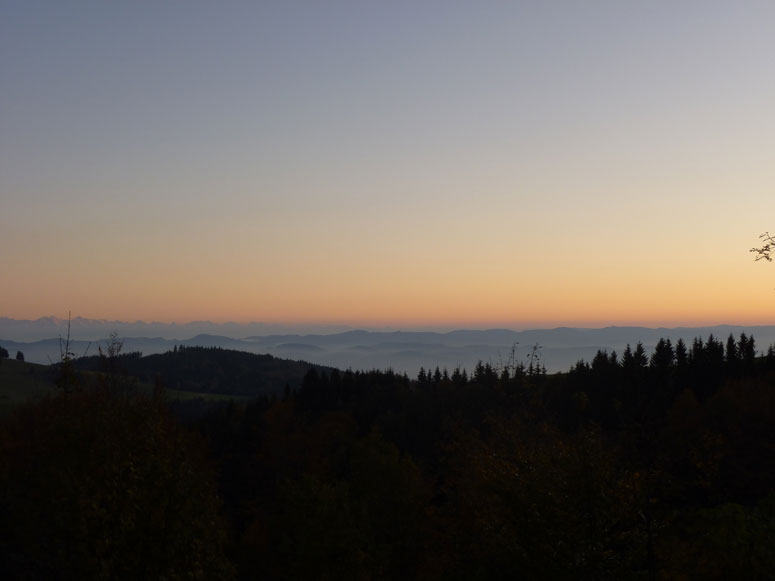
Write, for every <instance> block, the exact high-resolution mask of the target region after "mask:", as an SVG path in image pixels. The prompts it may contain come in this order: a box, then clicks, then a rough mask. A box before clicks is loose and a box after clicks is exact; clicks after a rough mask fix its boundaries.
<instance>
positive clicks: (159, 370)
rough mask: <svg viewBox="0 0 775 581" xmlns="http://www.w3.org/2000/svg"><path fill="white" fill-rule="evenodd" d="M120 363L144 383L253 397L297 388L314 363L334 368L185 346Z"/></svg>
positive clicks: (94, 366) (92, 360) (96, 359)
mask: <svg viewBox="0 0 775 581" xmlns="http://www.w3.org/2000/svg"><path fill="white" fill-rule="evenodd" d="M76 365H77V367H78V369H80V370H84V371H101V370H103V369H104V365H105V360H104V359H103V358H101V357H100V356H97V355H92V356H90V357H82V358H80V359H78V360H77V361H76ZM117 368H118V369H119V370H120V372H125V373H126V374H128V375H130V376H133V377H136V378H138V379H139V380H140V381H141V382H144V383H149V384H154V383H155V382H156V381H157V379H158V380H159V381H161V383H162V385H164V387H166V388H169V389H174V390H179V391H187V392H196V393H207V394H223V395H241V396H251V397H254V396H261V395H271V394H280V393H282V391H283V390H284V389H285V387H286V385H287V386H288V387H289V388H290V389H292V390H293V389H297V388H298V387H299V386H301V382H302V379H303V378H304V376H305V375H306V374H307V372H308V371H309V370H310V369H312V368H315V369H317V370H319V371H323V370H330V368H327V367H324V366H320V365H313V364H311V363H306V362H304V361H291V360H288V359H279V358H277V357H273V356H272V355H259V354H255V353H247V352H244V351H235V350H232V349H222V348H220V347H186V346H179V347H175V348H174V349H173V350H172V351H168V352H166V353H159V354H155V355H148V356H146V357H142V356H141V355H140V354H139V353H128V354H125V355H120V356H119V357H118V361H117Z"/></svg>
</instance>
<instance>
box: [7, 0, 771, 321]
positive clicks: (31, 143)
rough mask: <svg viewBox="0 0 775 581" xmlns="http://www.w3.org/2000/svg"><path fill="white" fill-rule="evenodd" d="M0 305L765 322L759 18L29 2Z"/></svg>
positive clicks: (51, 309)
mask: <svg viewBox="0 0 775 581" xmlns="http://www.w3.org/2000/svg"><path fill="white" fill-rule="evenodd" d="M2 6H3V10H2V14H3V16H2V18H1V19H0V248H1V249H2V257H3V259H2V271H1V272H2V284H1V285H0V309H1V312H0V315H5V316H10V317H16V318H36V317H39V316H42V315H49V314H55V315H58V316H66V313H67V312H68V311H72V312H73V314H74V315H75V314H77V315H81V316H84V317H94V318H112V319H131V320H134V319H143V320H160V321H186V320H192V319H205V318H206V319H212V320H220V321H223V320H235V321H250V320H263V321H283V322H299V321H310V322H311V321H315V322H329V323H343V324H358V325H361V324H362V325H366V324H385V325H393V326H406V327H408V326H418V325H430V324H433V325H439V324H449V325H450V326H454V325H459V326H511V327H525V326H541V325H549V326H551V325H586V326H598V325H599V326H603V325H609V324H647V325H679V324H717V323H737V324H768V323H769V324H772V323H775V292H773V286H775V267H773V266H771V265H768V264H763V263H753V262H752V256H751V255H750V254H749V253H748V249H749V248H750V247H751V246H753V245H755V244H756V243H757V241H758V240H757V236H758V235H759V234H760V233H762V232H764V231H765V230H767V229H770V230H773V229H775V164H773V159H775V107H773V103H775V74H773V64H772V58H773V55H775V34H773V32H772V23H773V22H775V4H774V3H772V2H769V1H763V2H746V1H741V2H718V1H702V2H700V1H697V2H689V1H686V2H684V1H674V0H673V1H670V2H659V1H656V2H621V1H610V2H600V1H590V2H571V1H568V2H537V1H523V2H508V3H507V2H477V3H473V2H468V3H462V2H417V1H412V2H399V1H395V2H364V1H358V2H356V1H352V2H338V1H332V2H316V1H315V2H313V1H309V2H293V1H283V2H279V1H278V2H271V1H265V2H183V1H170V2H101V1H96V0H95V1H93V2H78V1H73V2H59V1H51V2H37V1H34V0H24V1H18V2H16V1H4V2H3V3H2Z"/></svg>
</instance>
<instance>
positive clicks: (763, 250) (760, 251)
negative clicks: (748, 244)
mask: <svg viewBox="0 0 775 581" xmlns="http://www.w3.org/2000/svg"><path fill="white" fill-rule="evenodd" d="M759 239H760V240H763V241H764V245H763V246H761V247H759V248H751V250H750V252H753V253H755V254H756V258H754V260H757V261H758V260H766V261H767V262H772V258H773V254H775V236H772V235H771V234H770V233H769V232H765V233H764V234H762V235H760V236H759Z"/></svg>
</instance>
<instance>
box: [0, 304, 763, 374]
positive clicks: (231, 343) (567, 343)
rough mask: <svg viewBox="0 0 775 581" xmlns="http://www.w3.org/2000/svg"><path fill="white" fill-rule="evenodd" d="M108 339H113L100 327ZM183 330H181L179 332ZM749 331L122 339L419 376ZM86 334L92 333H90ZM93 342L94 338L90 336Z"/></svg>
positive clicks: (132, 345) (47, 356)
mask: <svg viewBox="0 0 775 581" xmlns="http://www.w3.org/2000/svg"><path fill="white" fill-rule="evenodd" d="M7 321H8V320H7V319H5V320H4V319H2V318H0V346H3V347H5V348H6V349H8V350H9V351H10V352H11V353H15V352H16V351H17V350H20V351H22V352H23V353H24V355H25V358H26V360H27V361H32V362H36V363H44V364H45V363H54V362H56V361H58V360H59V354H60V342H59V339H45V340H41V341H35V342H20V341H19V336H17V335H13V330H14V327H13V326H8V325H7ZM103 330H104V331H105V334H104V335H101V336H99V337H100V338H101V339H104V338H106V337H107V336H108V329H107V327H106V328H105V329H103ZM178 330H179V331H180V330H181V328H179V329H178ZM740 333H745V334H746V335H748V336H753V337H754V338H755V339H756V346H757V349H758V350H759V352H760V353H761V352H764V351H766V350H767V347H769V346H770V344H772V343H773V342H775V326H732V325H717V326H713V327H681V328H658V329H651V328H647V327H606V328H603V329H584V328H568V327H560V328H556V329H535V330H528V331H511V330H508V329H490V330H460V331H451V332H447V333H436V332H427V331H391V332H387V331H348V332H345V333H334V334H307V335H299V334H282V335H252V336H247V337H243V338H242V339H236V338H233V337H234V335H232V336H224V335H222V334H221V335H216V334H198V335H195V336H193V337H191V338H190V339H183V340H181V339H165V338H162V337H161V336H150V337H149V336H147V335H146V336H133V335H131V334H129V333H127V334H121V333H119V335H118V336H119V337H120V338H121V339H122V340H123V342H124V350H125V351H140V352H142V353H143V354H145V355H151V354H154V353H164V352H166V351H170V350H172V349H174V348H175V346H180V345H184V346H187V347H189V346H190V347H194V346H201V347H221V348H223V349H234V350H238V351H247V352H250V353H262V354H270V355H274V356H275V357H279V358H282V359H290V360H304V361H310V362H311V363H314V364H317V365H327V366H331V367H336V368H338V369H348V368H351V369H360V370H372V369H379V370H385V369H388V368H391V369H393V370H394V371H397V372H400V373H403V372H407V373H408V374H409V376H411V377H415V376H416V375H417V373H418V371H419V370H420V367H425V368H426V369H428V368H429V367H430V368H435V367H436V366H439V367H440V368H444V367H446V368H447V369H449V370H450V371H451V370H453V369H455V368H456V367H458V366H459V367H462V368H466V369H468V370H471V369H473V367H474V366H475V365H476V363H477V362H478V361H484V362H489V363H492V364H493V365H495V366H500V365H501V364H502V363H506V362H507V360H508V359H509V358H510V357H511V356H512V354H513V356H514V357H515V358H516V359H517V360H518V361H521V362H523V363H524V362H526V361H527V358H528V357H529V356H530V354H531V352H532V348H533V346H534V345H539V346H540V349H539V352H540V355H541V362H542V364H543V365H545V366H546V369H547V370H548V371H549V372H550V373H552V372H557V371H567V370H568V369H570V367H571V366H573V365H574V364H575V363H576V362H577V361H579V360H580V359H584V360H587V361H591V360H592V358H593V357H594V356H595V354H596V353H597V351H598V350H599V349H603V350H606V351H608V352H609V353H610V352H612V351H616V352H617V353H618V354H619V355H621V354H622V352H623V351H624V348H625V346H626V345H627V344H628V343H629V344H630V345H633V346H634V345H635V344H637V343H638V342H642V343H643V345H644V347H645V348H646V349H653V348H654V346H655V345H656V344H657V341H659V339H661V338H665V339H670V340H671V341H673V342H674V343H675V342H676V341H677V340H678V339H679V338H682V339H683V340H684V341H685V342H686V343H687V344H690V343H691V342H692V340H693V339H694V338H695V337H708V336H709V335H711V334H713V335H714V336H715V337H717V338H722V339H726V338H727V337H728V336H729V335H730V334H733V335H735V336H739V335H740ZM72 337H73V338H74V339H75V341H73V342H72V344H71V349H72V351H73V352H75V353H76V354H78V355H83V354H89V355H94V354H95V353H96V351H97V345H98V344H99V341H87V340H84V338H85V336H84V335H81V334H80V333H79V332H76V331H75V330H74V331H73V334H72ZM87 337H88V336H87ZM88 338H90V337H88Z"/></svg>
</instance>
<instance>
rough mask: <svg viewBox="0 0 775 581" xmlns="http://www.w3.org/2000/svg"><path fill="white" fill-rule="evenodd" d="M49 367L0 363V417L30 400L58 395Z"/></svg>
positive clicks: (12, 362)
mask: <svg viewBox="0 0 775 581" xmlns="http://www.w3.org/2000/svg"><path fill="white" fill-rule="evenodd" d="M56 389H57V387H56V385H54V376H53V374H52V372H51V369H50V368H49V366H48V365H38V364H37V363H27V362H24V361H16V360H15V359H3V360H2V362H0V416H5V415H7V414H8V413H9V412H10V411H11V410H12V409H13V408H14V407H16V406H17V405H19V404H20V403H24V402H25V401H28V400H30V399H34V398H38V397H44V396H47V395H53V394H55V393H56Z"/></svg>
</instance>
